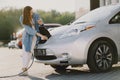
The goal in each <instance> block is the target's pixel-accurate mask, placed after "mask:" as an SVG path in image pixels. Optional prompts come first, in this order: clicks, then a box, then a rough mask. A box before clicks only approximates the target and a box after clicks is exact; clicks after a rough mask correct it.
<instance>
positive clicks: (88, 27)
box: [80, 25, 95, 32]
mask: <svg viewBox="0 0 120 80" xmlns="http://www.w3.org/2000/svg"><path fill="white" fill-rule="evenodd" d="M93 27H95V26H92V25H91V26H86V27H85V28H84V29H82V30H81V31H80V32H83V31H86V30H90V29H92V28H93Z"/></svg>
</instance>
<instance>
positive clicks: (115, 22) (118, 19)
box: [109, 12, 120, 24]
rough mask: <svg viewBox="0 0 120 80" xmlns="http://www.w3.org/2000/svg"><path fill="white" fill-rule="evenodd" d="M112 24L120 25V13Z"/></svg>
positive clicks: (111, 21) (112, 20)
mask: <svg viewBox="0 0 120 80" xmlns="http://www.w3.org/2000/svg"><path fill="white" fill-rule="evenodd" d="M109 23H110V24H120V12H119V13H118V14H116V15H115V16H114V17H113V18H112V19H111V20H110V22H109Z"/></svg>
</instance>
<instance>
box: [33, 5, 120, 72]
mask: <svg viewBox="0 0 120 80" xmlns="http://www.w3.org/2000/svg"><path fill="white" fill-rule="evenodd" d="M50 33H51V35H52V37H50V38H49V40H48V41H47V42H45V43H44V44H39V45H38V46H37V47H36V48H35V57H36V59H38V60H39V61H40V62H41V63H44V64H49V65H51V66H52V67H53V68H55V69H58V70H63V69H65V68H67V67H68V66H69V65H71V66H79V65H83V64H87V65H88V67H89V68H90V70H91V71H94V72H103V71H108V70H110V69H111V68H112V65H113V64H116V63H117V62H118V61H119V60H120V5H111V6H105V7H100V8H98V9H95V10H93V11H91V12H89V13H88V14H86V15H84V16H82V17H80V18H79V19H77V20H76V21H74V22H73V23H72V24H71V25H66V26H62V27H59V28H55V29H53V30H52V31H50Z"/></svg>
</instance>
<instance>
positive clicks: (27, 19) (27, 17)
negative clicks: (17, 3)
mask: <svg viewBox="0 0 120 80" xmlns="http://www.w3.org/2000/svg"><path fill="white" fill-rule="evenodd" d="M31 10H32V7H30V6H26V7H25V8H24V10H23V24H25V25H29V26H32V23H31V22H32V15H31Z"/></svg>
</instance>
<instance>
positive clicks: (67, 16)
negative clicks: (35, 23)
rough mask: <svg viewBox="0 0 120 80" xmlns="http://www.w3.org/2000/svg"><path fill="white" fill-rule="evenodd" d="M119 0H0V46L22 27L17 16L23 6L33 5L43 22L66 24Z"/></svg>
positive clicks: (119, 0)
mask: <svg viewBox="0 0 120 80" xmlns="http://www.w3.org/2000/svg"><path fill="white" fill-rule="evenodd" d="M119 2H120V0H0V46H2V45H3V44H7V43H8V42H9V41H10V40H11V38H13V35H15V33H16V32H18V31H19V30H21V29H22V27H21V25H20V23H19V17H20V15H21V14H22V10H23V8H24V7H25V6H31V7H33V9H34V11H35V12H37V13H38V14H40V17H41V18H42V19H43V22H44V23H58V24H61V25H66V24H68V23H70V22H71V21H74V20H75V19H77V18H79V17H81V16H82V15H84V14H86V13H88V12H89V11H90V10H93V9H95V8H97V7H101V6H106V5H110V4H117V3H119Z"/></svg>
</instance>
